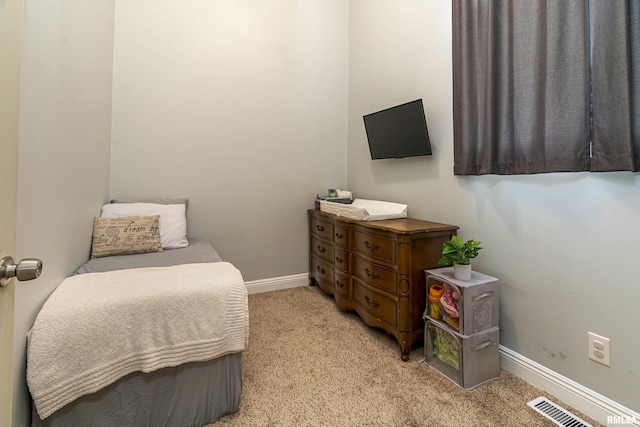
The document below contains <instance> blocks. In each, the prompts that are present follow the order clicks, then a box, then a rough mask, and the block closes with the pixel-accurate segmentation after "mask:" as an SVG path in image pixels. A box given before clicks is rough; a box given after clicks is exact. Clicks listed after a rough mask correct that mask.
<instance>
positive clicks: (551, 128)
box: [453, 0, 609, 175]
mask: <svg viewBox="0 0 640 427" xmlns="http://www.w3.org/2000/svg"><path fill="white" fill-rule="evenodd" d="M603 1H609V0H603ZM588 20H589V8H588V2H587V1H585V0H548V1H544V0H502V1H501V0H453V70H454V72H453V103H454V104H453V105H454V111H453V117H454V173H455V174H456V175H481V174H532V173H543V172H568V171H584V170H589V167H590V158H589V141H590V84H589V27H588Z"/></svg>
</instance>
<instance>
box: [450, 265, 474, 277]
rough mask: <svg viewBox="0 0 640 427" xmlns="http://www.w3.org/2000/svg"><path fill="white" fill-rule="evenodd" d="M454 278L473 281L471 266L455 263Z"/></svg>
mask: <svg viewBox="0 0 640 427" xmlns="http://www.w3.org/2000/svg"><path fill="white" fill-rule="evenodd" d="M453 277H455V278H456V279H458V280H469V279H471V264H466V265H465V264H456V263H455V262H454V263H453Z"/></svg>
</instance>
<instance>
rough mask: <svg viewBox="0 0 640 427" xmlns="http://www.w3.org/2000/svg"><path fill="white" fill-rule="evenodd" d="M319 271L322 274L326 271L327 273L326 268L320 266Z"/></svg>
mask: <svg viewBox="0 0 640 427" xmlns="http://www.w3.org/2000/svg"><path fill="white" fill-rule="evenodd" d="M318 273H320V274H324V273H325V270H324V268H322V267H320V266H318Z"/></svg>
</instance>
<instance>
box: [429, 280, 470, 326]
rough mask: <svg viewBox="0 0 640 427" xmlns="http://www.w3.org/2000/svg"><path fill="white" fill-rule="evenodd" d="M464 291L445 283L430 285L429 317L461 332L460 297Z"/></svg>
mask: <svg viewBox="0 0 640 427" xmlns="http://www.w3.org/2000/svg"><path fill="white" fill-rule="evenodd" d="M461 292H462V290H459V289H458V288H457V287H455V286H453V285H451V284H449V283H445V282H433V283H431V284H430V285H429V296H428V299H429V316H430V317H431V318H432V319H435V320H443V321H445V322H447V323H448V324H449V326H451V327H452V328H453V329H455V330H456V331H458V330H460V311H459V309H458V307H459V305H460V296H461Z"/></svg>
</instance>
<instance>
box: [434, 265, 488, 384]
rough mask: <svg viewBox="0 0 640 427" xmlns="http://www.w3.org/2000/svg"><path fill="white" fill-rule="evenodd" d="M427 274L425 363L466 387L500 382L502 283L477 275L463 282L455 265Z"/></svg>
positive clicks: (476, 273)
mask: <svg viewBox="0 0 640 427" xmlns="http://www.w3.org/2000/svg"><path fill="white" fill-rule="evenodd" d="M425 275H426V284H427V304H426V310H425V313H424V315H423V317H424V320H425V328H424V352H425V363H426V364H427V365H429V366H431V367H432V368H434V369H435V370H437V371H438V372H440V373H442V374H443V375H445V376H446V377H447V378H449V379H450V380H451V381H453V382H454V383H456V384H458V385H459V386H461V387H463V388H465V389H471V388H474V387H477V386H478V385H480V384H482V383H485V382H487V381H490V380H492V379H494V378H496V377H497V376H498V375H499V373H500V356H499V353H498V351H499V341H500V332H499V329H498V322H499V289H498V279H496V278H495V277H491V276H487V275H485V274H482V273H478V272H475V271H474V272H472V274H471V279H470V280H458V279H456V278H454V275H453V267H445V268H438V269H435V270H425ZM429 295H431V297H429Z"/></svg>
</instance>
